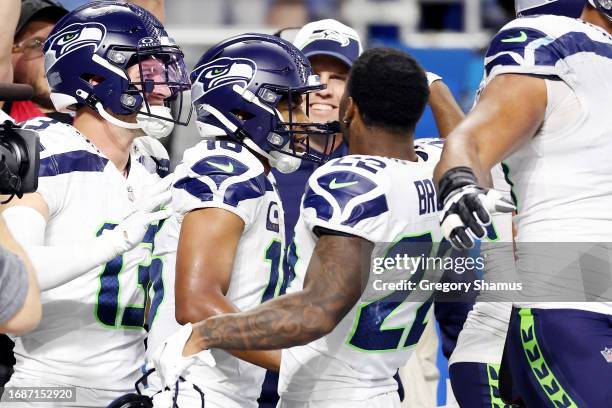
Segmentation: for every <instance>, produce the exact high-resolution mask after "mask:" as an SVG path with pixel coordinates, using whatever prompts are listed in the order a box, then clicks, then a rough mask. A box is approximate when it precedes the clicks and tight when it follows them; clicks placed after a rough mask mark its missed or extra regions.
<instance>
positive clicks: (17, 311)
mask: <svg viewBox="0 0 612 408" xmlns="http://www.w3.org/2000/svg"><path fill="white" fill-rule="evenodd" d="M40 317H41V306H40V292H39V290H38V283H37V282H36V276H35V275H34V268H33V267H32V264H31V263H30V260H29V259H28V256H27V255H26V253H25V252H24V251H23V249H22V248H21V246H20V245H19V244H18V243H17V242H16V241H15V240H14V239H13V236H12V235H11V234H10V232H9V230H8V229H7V228H6V225H5V224H4V220H3V219H1V218H0V333H11V334H22V333H25V332H28V331H30V330H32V329H33V328H35V327H36V326H37V325H38V322H39V321H40Z"/></svg>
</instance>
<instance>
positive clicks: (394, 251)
mask: <svg viewBox="0 0 612 408" xmlns="http://www.w3.org/2000/svg"><path fill="white" fill-rule="evenodd" d="M432 249H433V241H432V236H431V233H429V232H428V233H425V234H422V235H416V236H407V237H403V238H402V239H400V240H399V241H398V242H396V243H395V245H393V246H392V247H391V248H390V249H389V251H388V252H387V255H386V256H387V257H389V258H394V257H395V256H396V255H398V254H399V255H404V254H406V255H407V256H409V257H419V256H421V255H422V254H430V253H431V251H432ZM447 249H448V247H447V246H446V245H444V242H441V243H440V246H439V247H438V253H440V252H444V251H446V250H447ZM424 274H425V270H424V269H423V268H418V269H417V270H416V271H415V273H414V274H413V275H412V277H411V278H410V281H411V282H419V281H420V280H421V279H422V278H423V275H424ZM410 293H411V291H410V290H396V291H394V292H392V293H390V294H389V295H387V296H385V297H383V298H381V299H378V300H375V301H373V302H370V303H365V304H362V305H361V306H360V308H359V310H358V311H357V316H356V318H355V322H354V324H353V331H352V334H351V335H350V336H349V339H348V340H347V344H348V345H350V346H352V347H354V348H356V349H358V350H360V351H366V352H385V351H395V350H397V349H398V348H402V349H403V348H407V347H410V346H413V345H415V344H416V343H417V342H418V341H419V338H420V337H421V334H423V331H424V330H425V325H426V324H427V322H426V320H425V317H426V315H427V312H428V310H429V308H430V306H431V303H432V299H429V300H427V301H426V302H424V303H422V304H421V305H420V306H419V307H418V309H417V310H416V312H415V313H414V319H413V323H412V325H411V326H410V327H406V326H404V327H384V326H385V320H386V319H387V318H388V317H390V316H391V315H392V314H394V312H395V311H396V310H397V309H398V308H400V307H401V306H402V303H403V302H404V301H405V300H406V299H407V298H408V296H409V295H410ZM406 330H408V333H406ZM403 338H404V341H403V342H402V339H403ZM400 343H401V344H400Z"/></svg>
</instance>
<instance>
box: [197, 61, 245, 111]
mask: <svg viewBox="0 0 612 408" xmlns="http://www.w3.org/2000/svg"><path fill="white" fill-rule="evenodd" d="M194 71H195V73H196V74H197V79H196V81H195V82H194V83H195V84H197V85H199V87H201V90H200V92H196V93H195V94H194V95H193V98H194V100H196V99H197V98H199V97H201V96H202V95H204V94H206V93H207V92H210V91H212V90H213V89H217V88H219V87H221V86H224V85H228V84H238V85H240V86H242V87H243V88H246V87H248V86H249V84H250V83H251V80H252V79H253V77H254V76H255V72H257V65H256V64H255V62H253V61H251V60H250V59H246V58H227V57H225V58H219V59H217V60H214V61H211V62H209V63H208V64H205V65H202V66H200V67H197V68H196V69H195V70H194ZM192 91H193V90H192Z"/></svg>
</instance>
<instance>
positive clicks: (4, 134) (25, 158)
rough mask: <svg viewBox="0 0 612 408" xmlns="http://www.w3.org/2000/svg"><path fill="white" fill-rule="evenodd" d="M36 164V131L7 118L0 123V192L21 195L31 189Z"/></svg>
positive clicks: (36, 175) (34, 184)
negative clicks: (21, 127) (19, 125)
mask: <svg viewBox="0 0 612 408" xmlns="http://www.w3.org/2000/svg"><path fill="white" fill-rule="evenodd" d="M39 167H40V143H39V141H38V133H36V132H35V131H33V130H26V129H20V128H19V127H18V126H17V125H15V124H13V123H12V122H11V121H8V120H7V121H6V122H4V123H3V124H0V194H10V195H11V198H12V196H14V195H16V196H17V197H19V198H21V197H22V196H23V194H25V193H33V192H35V191H36V189H37V188H38V169H39ZM9 200H10V199H9Z"/></svg>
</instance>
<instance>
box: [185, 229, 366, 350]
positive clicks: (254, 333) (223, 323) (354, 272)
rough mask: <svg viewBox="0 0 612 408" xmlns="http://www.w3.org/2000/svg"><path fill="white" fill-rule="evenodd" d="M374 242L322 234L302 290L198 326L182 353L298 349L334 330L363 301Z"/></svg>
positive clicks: (215, 318) (195, 327)
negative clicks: (217, 350)
mask: <svg viewBox="0 0 612 408" xmlns="http://www.w3.org/2000/svg"><path fill="white" fill-rule="evenodd" d="M364 248H368V251H366V252H367V253H369V252H370V251H371V248H372V244H371V243H369V242H368V241H366V240H364V239H363V238H358V237H345V236H336V235H324V236H322V237H321V238H320V239H319V240H318V241H317V244H316V247H315V250H314V254H313V257H312V259H311V261H310V264H309V265H308V270H307V272H306V277H305V281H304V289H303V290H302V291H300V292H297V293H293V294H289V295H284V296H281V297H279V298H276V299H273V300H271V301H268V302H266V303H264V304H262V305H261V306H259V307H257V308H255V309H253V310H251V311H249V312H244V313H234V314H228V315H222V316H217V317H213V318H210V319H207V320H205V321H203V322H201V323H198V324H196V325H194V328H193V334H192V336H191V338H190V340H189V342H188V343H187V345H186V347H185V352H184V354H185V355H187V354H192V353H195V352H197V351H199V350H203V349H208V348H212V347H218V348H224V349H243V350H252V349H279V348H287V347H293V346H298V345H302V344H306V343H309V342H311V341H313V340H316V339H318V338H320V337H322V336H324V335H326V334H328V333H329V332H331V331H332V330H333V329H334V327H335V326H336V324H338V322H340V320H342V318H343V317H344V316H345V315H346V314H347V313H348V311H349V310H350V309H351V308H352V307H353V305H354V304H355V302H357V300H358V299H359V297H360V296H361V294H362V292H363V288H364V287H365V283H364V282H365V280H367V271H369V265H368V264H366V265H364V263H367V261H364V259H368V260H369V256H367V257H366V256H364Z"/></svg>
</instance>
